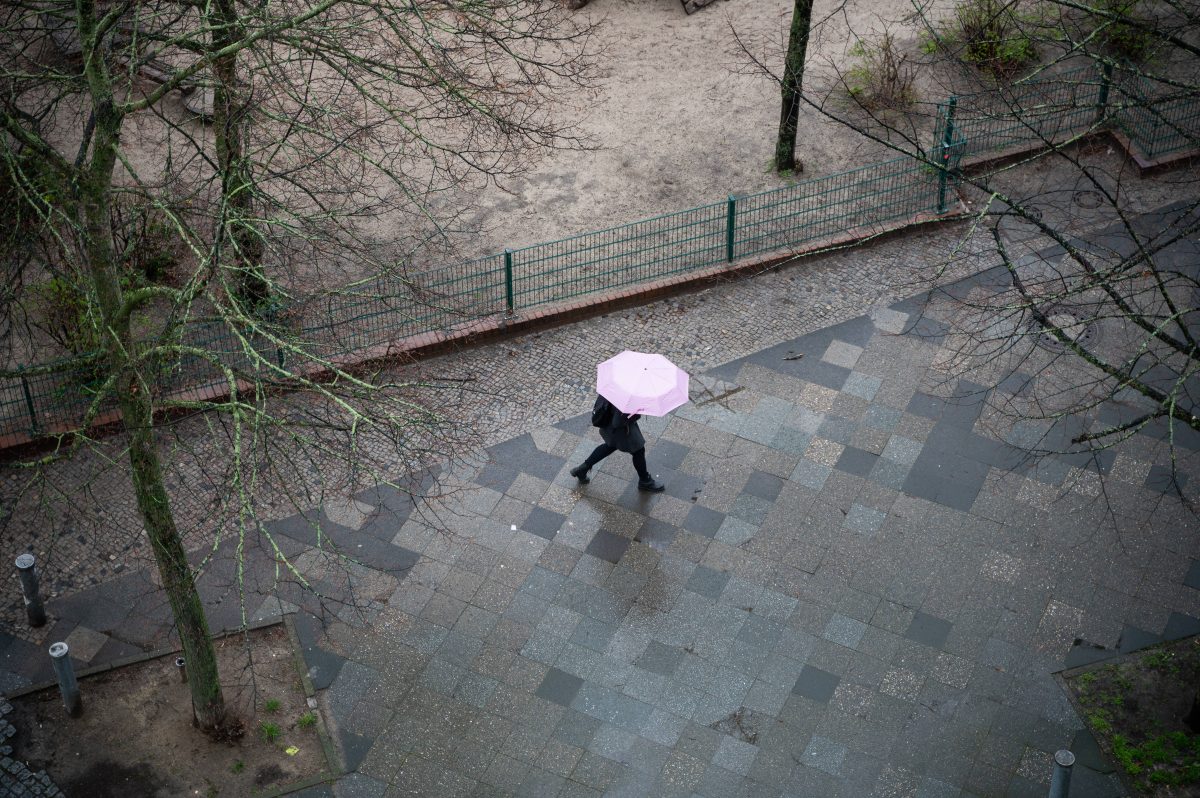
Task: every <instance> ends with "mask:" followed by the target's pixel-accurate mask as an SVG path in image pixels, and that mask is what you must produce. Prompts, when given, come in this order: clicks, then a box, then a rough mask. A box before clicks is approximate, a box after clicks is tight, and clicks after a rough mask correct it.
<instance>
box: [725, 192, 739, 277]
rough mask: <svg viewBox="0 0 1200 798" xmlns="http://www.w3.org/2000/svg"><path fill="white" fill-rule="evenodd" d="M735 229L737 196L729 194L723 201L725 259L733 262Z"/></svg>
mask: <svg viewBox="0 0 1200 798" xmlns="http://www.w3.org/2000/svg"><path fill="white" fill-rule="evenodd" d="M736 231H737V197H735V196H733V195H732V194H730V195H729V200H728V201H727V202H726V203H725V260H727V261H729V262H730V263H733V244H734V234H735V233H736Z"/></svg>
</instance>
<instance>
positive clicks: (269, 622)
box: [3, 615, 285, 700]
mask: <svg viewBox="0 0 1200 798" xmlns="http://www.w3.org/2000/svg"><path fill="white" fill-rule="evenodd" d="M284 617H285V616H282V615H277V616H275V617H273V618H264V619H263V620H261V621H255V622H254V623H248V624H246V626H245V627H243V628H240V629H225V630H223V631H220V632H217V633H216V634H214V635H210V637H211V638H212V639H213V640H223V639H224V638H226V637H233V636H234V635H240V634H244V633H246V632H257V631H259V630H260V629H268V628H270V627H272V626H275V625H276V624H281V623H284ZM180 653H182V652H181V650H180V648H179V647H178V646H171V647H170V648H156V649H154V650H153V651H143V652H142V653H140V654H130V655H129V656H128V657H118V658H117V659H114V660H111V661H110V662H105V663H104V664H103V665H89V666H88V667H86V668H80V669H79V670H77V671H75V678H77V679H85V678H87V677H88V676H97V675H99V674H101V673H107V672H108V671H111V670H116V669H117V668H123V667H125V666H126V665H137V664H139V663H142V662H149V661H150V660H152V659H159V658H160V657H166V656H169V655H171V654H180ZM47 656H49V655H47ZM57 687H58V682H57V681H49V682H38V683H37V684H31V685H29V686H28V687H20V688H17V689H16V690H11V691H9V692H7V693H4V694H3V697H4V698H7V699H9V700H12V699H14V698H24V697H25V696H27V695H30V694H31V693H38V692H41V691H42V690H48V689H50V688H57Z"/></svg>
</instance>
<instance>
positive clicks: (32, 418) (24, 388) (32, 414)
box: [21, 377, 38, 435]
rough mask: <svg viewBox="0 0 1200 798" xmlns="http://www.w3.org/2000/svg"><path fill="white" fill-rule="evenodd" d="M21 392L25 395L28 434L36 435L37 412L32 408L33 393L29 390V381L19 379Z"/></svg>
mask: <svg viewBox="0 0 1200 798" xmlns="http://www.w3.org/2000/svg"><path fill="white" fill-rule="evenodd" d="M21 392H22V393H24V394H25V409H26V410H28V411H29V432H30V434H32V435H37V434H38V420H37V410H35V409H34V406H33V392H32V391H30V390H29V380H27V379H25V378H24V377H22V378H21Z"/></svg>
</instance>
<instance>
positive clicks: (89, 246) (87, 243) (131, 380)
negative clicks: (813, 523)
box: [77, 0, 225, 730]
mask: <svg viewBox="0 0 1200 798" xmlns="http://www.w3.org/2000/svg"><path fill="white" fill-rule="evenodd" d="M77 10H78V20H79V31H80V39H81V42H82V45H83V48H84V53H85V58H84V74H85V77H86V79H87V82H88V89H89V92H90V94H91V100H92V107H93V110H94V112H95V118H96V126H95V132H94V137H93V139H92V157H91V160H90V161H89V162H88V163H87V164H85V165H84V166H83V167H82V168H81V169H80V172H79V179H78V181H77V187H78V195H77V196H78V205H77V208H78V213H79V216H80V224H81V227H82V233H83V242H82V246H83V256H84V268H85V269H86V270H87V272H88V274H89V276H90V277H91V282H92V288H93V290H94V291H95V292H96V299H97V304H98V305H99V308H100V313H101V317H102V319H103V330H104V336H105V337H104V339H103V347H104V350H105V352H106V365H107V367H108V369H109V373H110V374H116V375H118V380H117V396H118V404H119V406H120V409H121V413H122V414H123V418H124V422H125V426H126V428H127V429H128V431H129V436H130V446H129V463H130V466H131V468H132V478H133V486H134V493H135V495H136V497H137V504H138V510H139V511H140V512H141V516H142V522H143V523H144V524H145V527H146V533H147V535H148V537H149V538H150V543H151V545H152V547H153V551H154V559H155V561H156V562H157V564H158V570H159V573H160V574H161V575H162V581H163V588H164V589H165V590H166V593H167V599H168V601H169V602H170V604H171V610H172V612H173V614H174V616H175V625H176V628H177V629H178V631H179V637H180V640H181V641H182V643H183V651H184V657H185V658H186V659H187V663H188V675H189V679H188V681H189V684H190V686H191V691H192V706H193V711H194V712H195V717H196V721H197V723H198V724H199V725H200V727H201V728H203V729H206V730H212V729H216V728H218V727H219V726H221V724H222V723H223V722H224V720H225V700H224V697H223V696H222V694H221V682H220V679H219V678H218V676H217V667H216V652H215V651H214V649H213V645H212V638H211V636H210V635H209V631H208V621H207V619H205V617H204V609H203V606H202V605H201V603H200V594H199V592H198V591H197V590H196V583H195V580H194V579H193V578H192V573H191V568H190V567H189V565H188V562H187V558H186V556H185V554H184V550H183V541H182V540H180V538H179V532H178V530H177V529H176V528H175V519H174V518H173V517H172V515H171V506H170V502H169V501H168V498H167V491H166V487H165V485H164V483H163V473H162V464H161V463H160V461H159V459H158V453H157V452H156V450H155V448H154V429H153V416H152V405H151V398H150V389H149V385H148V384H147V383H146V382H145V381H144V380H143V379H142V376H141V374H140V373H139V364H137V363H136V358H137V344H136V342H135V341H134V338H133V333H132V329H131V327H130V322H129V314H128V313H124V314H123V313H121V312H120V311H121V305H122V302H123V296H122V292H121V284H120V277H119V274H118V270H117V263H116V257H115V253H114V251H113V243H112V238H111V234H112V227H111V222H110V218H109V216H110V210H111V209H110V207H109V198H110V196H111V192H112V177H113V169H114V167H115V165H116V160H117V158H116V156H117V146H118V140H119V138H120V132H121V123H122V117H121V115H120V113H118V112H117V110H116V109H115V108H114V106H113V95H112V82H111V80H110V79H109V75H108V72H107V69H106V67H105V65H104V63H103V61H102V59H99V58H88V57H87V54H90V53H94V52H96V51H97V48H96V46H95V45H96V41H95V16H94V5H93V0H78V6H77Z"/></svg>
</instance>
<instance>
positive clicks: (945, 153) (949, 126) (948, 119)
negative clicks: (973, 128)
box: [937, 97, 958, 213]
mask: <svg viewBox="0 0 1200 798" xmlns="http://www.w3.org/2000/svg"><path fill="white" fill-rule="evenodd" d="M957 107H958V98H957V97H951V98H950V99H949V100H948V101H947V102H946V116H945V124H944V125H943V127H942V141H941V163H940V164H938V168H939V172H938V204H937V208H938V213H945V212H946V178H947V176H948V175H949V174H950V148H951V147H953V146H954V111H955V109H956V108H957Z"/></svg>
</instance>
